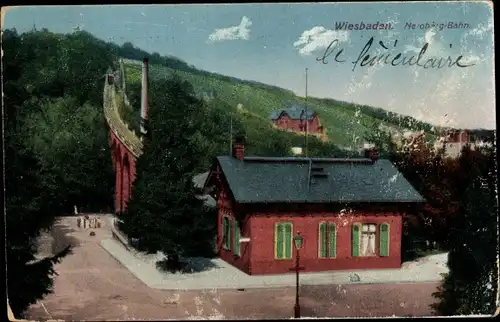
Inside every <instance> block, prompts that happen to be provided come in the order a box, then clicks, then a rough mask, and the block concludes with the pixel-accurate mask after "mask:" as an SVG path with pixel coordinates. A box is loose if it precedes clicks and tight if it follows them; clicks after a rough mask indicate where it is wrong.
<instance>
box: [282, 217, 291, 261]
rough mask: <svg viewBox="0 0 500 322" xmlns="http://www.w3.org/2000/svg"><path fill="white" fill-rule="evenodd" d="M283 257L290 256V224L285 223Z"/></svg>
mask: <svg viewBox="0 0 500 322" xmlns="http://www.w3.org/2000/svg"><path fill="white" fill-rule="evenodd" d="M284 226H285V258H292V224H289V223H287V224H285V225H284Z"/></svg>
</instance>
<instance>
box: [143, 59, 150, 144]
mask: <svg viewBox="0 0 500 322" xmlns="http://www.w3.org/2000/svg"><path fill="white" fill-rule="evenodd" d="M148 62H149V60H148V59H147V58H144V60H143V62H142V91H141V133H142V134H146V128H145V126H144V123H145V121H146V120H147V119H148V107H149V106H148V82H149V74H148V73H149V70H148V69H149V66H148Z"/></svg>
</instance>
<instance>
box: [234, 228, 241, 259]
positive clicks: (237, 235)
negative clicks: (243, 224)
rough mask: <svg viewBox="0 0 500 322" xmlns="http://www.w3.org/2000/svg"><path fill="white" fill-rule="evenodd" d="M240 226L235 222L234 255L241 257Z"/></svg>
mask: <svg viewBox="0 0 500 322" xmlns="http://www.w3.org/2000/svg"><path fill="white" fill-rule="evenodd" d="M240 237H241V236H240V225H239V224H238V221H237V220H234V253H235V254H236V255H238V256H240Z"/></svg>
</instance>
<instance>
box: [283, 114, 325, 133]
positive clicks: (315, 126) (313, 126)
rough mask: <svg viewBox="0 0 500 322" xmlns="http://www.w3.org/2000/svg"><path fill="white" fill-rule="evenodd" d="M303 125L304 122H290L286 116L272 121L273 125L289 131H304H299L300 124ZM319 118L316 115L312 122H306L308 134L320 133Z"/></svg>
mask: <svg viewBox="0 0 500 322" xmlns="http://www.w3.org/2000/svg"><path fill="white" fill-rule="evenodd" d="M302 123H304V120H292V119H291V118H290V117H289V116H288V115H287V114H282V115H281V116H280V117H279V118H278V119H276V120H275V121H274V124H275V125H276V126H277V127H279V128H281V129H286V130H290V131H295V132H300V131H305V128H304V129H301V127H300V124H302ZM319 127H320V123H319V118H318V116H317V115H314V118H313V119H312V120H309V121H308V129H307V130H308V132H310V133H321V132H322V131H321V130H320V128H319Z"/></svg>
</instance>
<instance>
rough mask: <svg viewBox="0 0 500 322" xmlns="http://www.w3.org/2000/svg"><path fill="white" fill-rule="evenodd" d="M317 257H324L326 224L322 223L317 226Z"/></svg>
mask: <svg viewBox="0 0 500 322" xmlns="http://www.w3.org/2000/svg"><path fill="white" fill-rule="evenodd" d="M318 237H319V245H318V247H319V257H320V258H325V257H326V224H325V223H324V222H322V223H320V224H319V236H318Z"/></svg>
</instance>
